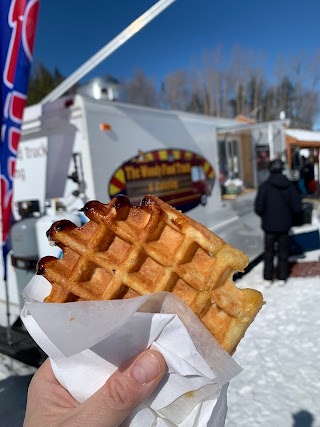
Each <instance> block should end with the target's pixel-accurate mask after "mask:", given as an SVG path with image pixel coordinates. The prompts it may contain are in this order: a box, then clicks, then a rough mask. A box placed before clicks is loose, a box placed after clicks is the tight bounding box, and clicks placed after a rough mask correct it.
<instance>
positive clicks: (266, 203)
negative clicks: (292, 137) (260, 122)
mask: <svg viewBox="0 0 320 427" xmlns="http://www.w3.org/2000/svg"><path fill="white" fill-rule="evenodd" d="M283 170H284V163H283V162H282V160H280V159H275V160H272V161H271V162H270V163H269V171H270V175H269V178H268V179H267V180H266V181H265V182H263V183H262V184H261V186H260V187H259V189H258V193H257V196H256V199H255V203H254V208H255V212H256V214H257V215H259V216H260V217H261V227H262V229H263V231H264V233H265V235H264V251H265V252H264V270H263V278H264V280H266V281H268V284H269V285H271V283H272V281H273V279H274V257H275V244H277V245H278V254H277V255H278V265H277V279H278V283H279V284H280V285H283V284H285V282H286V280H287V278H288V258H289V230H290V228H291V227H292V225H293V217H294V215H297V214H299V213H300V212H301V199H300V196H299V194H298V192H297V190H296V188H295V187H294V185H293V184H292V183H291V181H289V179H288V178H287V177H286V176H285V175H283V174H282V172H283Z"/></svg>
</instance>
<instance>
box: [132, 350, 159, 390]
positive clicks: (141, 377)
mask: <svg viewBox="0 0 320 427" xmlns="http://www.w3.org/2000/svg"><path fill="white" fill-rule="evenodd" d="M160 372H161V367H160V363H159V362H158V359H157V358H156V356H154V355H153V354H152V353H151V352H146V353H144V354H143V356H141V357H139V359H138V360H137V361H136V363H135V364H134V366H133V368H132V373H133V376H134V377H135V379H136V380H137V381H139V383H141V384H148V383H150V382H151V381H152V380H154V379H155V378H156V377H157V376H158V375H159V374H160Z"/></svg>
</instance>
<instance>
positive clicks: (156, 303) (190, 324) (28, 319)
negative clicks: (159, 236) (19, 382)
mask: <svg viewBox="0 0 320 427" xmlns="http://www.w3.org/2000/svg"><path fill="white" fill-rule="evenodd" d="M50 291H51V285H50V283H49V282H48V281H47V280H46V279H45V278H43V277H42V276H34V278H33V279H32V280H31V282H30V283H29V285H28V286H27V287H26V288H25V290H24V297H25V300H26V303H25V306H24V308H23V310H22V312H21V318H22V320H23V322H24V324H25V326H26V328H27V330H28V332H29V333H30V335H31V336H32V337H33V339H34V340H35V341H36V342H37V343H38V345H39V346H40V347H41V348H42V349H43V351H45V352H46V353H47V354H48V356H49V357H50V360H51V365H52V368H53V371H54V374H55V376H56V378H57V379H58V381H59V382H60V383H61V384H62V385H63V386H64V387H65V388H66V389H67V390H68V391H69V392H70V393H71V394H72V396H74V398H75V399H77V400H78V401H79V402H83V401H84V400H86V399H87V398H88V397H90V396H91V395H92V394H93V393H95V392H96V391H97V390H98V389H99V388H100V387H102V385H103V384H104V383H105V381H106V380H107V379H108V378H109V376H110V375H111V374H112V373H113V372H114V371H115V370H116V369H117V368H118V367H119V366H120V365H121V364H122V363H123V362H125V361H126V360H128V359H130V358H131V357H133V356H135V355H136V354H138V353H140V352H141V351H143V350H145V349H146V348H154V349H157V350H159V351H160V352H161V353H162V354H163V356H164V358H165V360H166V362H167V365H168V373H167V374H166V375H165V376H164V378H163V380H162V381H161V383H160V384H159V386H158V387H157V389H156V390H155V392H154V393H153V394H152V396H150V398H149V399H147V401H145V402H144V404H143V405H141V406H140V407H139V408H137V410H136V412H135V413H134V414H132V416H131V417H130V419H128V420H126V422H125V423H123V425H127V426H130V427H138V426H139V427H141V426H142V425H143V426H146V427H148V426H150V427H151V426H152V427H153V426H156V427H158V426H159V427H160V426H181V427H186V426H188V427H192V426H207V425H208V426H212V427H213V426H214V427H221V426H223V425H224V420H225V415H226V388H227V385H228V382H229V381H230V380H231V379H232V378H233V377H235V376H236V375H237V374H238V373H239V372H240V371H241V368H240V367H239V365H237V363H236V362H235V361H234V360H233V359H232V357H230V355H229V354H228V353H226V352H225V351H224V350H223V349H222V347H221V346H220V344H219V343H218V342H217V341H216V340H215V339H214V338H213V337H212V335H211V334H210V333H209V331H208V330H207V329H206V328H205V327H204V326H203V324H202V323H201V321H200V320H199V319H198V317H197V316H196V315H195V314H194V313H193V312H192V310H191V309H190V308H189V307H188V306H187V305H186V304H185V303H184V302H183V301H182V300H180V299H179V298H177V297H176V296H175V295H173V294H171V293H168V292H161V293H157V294H150V295H146V296H142V297H138V298H133V299H129V300H113V301H88V302H75V303H66V304H52V303H51V304H44V303H42V301H43V299H44V297H46V296H47V295H48V294H49V293H50Z"/></svg>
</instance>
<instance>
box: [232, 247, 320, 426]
mask: <svg viewBox="0 0 320 427" xmlns="http://www.w3.org/2000/svg"><path fill="white" fill-rule="evenodd" d="M309 260H310V261H319V260H320V253H319V251H312V252H309V253H307V257H306V258H305V259H304V260H303V261H309ZM261 277H262V263H260V264H259V265H257V266H256V267H255V268H254V269H253V270H252V271H251V272H249V273H248V274H247V275H246V276H244V277H243V278H242V279H241V280H239V281H237V286H239V287H241V288H245V287H252V288H256V289H258V290H260V291H261V292H262V293H263V295H264V299H265V301H266V305H265V306H264V307H263V308H262V310H261V312H260V313H259V314H258V316H257V317H256V319H255V321H254V322H253V324H252V325H251V326H250V327H249V329H248V331H247V333H246V335H245V337H244V338H243V339H242V341H241V343H240V344H239V346H238V349H237V351H236V353H235V355H234V358H235V360H236V361H237V362H238V363H239V364H240V366H242V368H243V369H244V371H243V372H242V373H241V374H240V375H238V376H237V377H236V378H235V379H234V380H232V381H231V383H230V386H229V391H228V406H229V410H228V415H227V421H226V426H227V427H242V426H246V427H253V426H254V427H270V426H274V427H291V426H293V427H319V426H320V403H319V398H320V373H319V371H320V316H319V307H320V277H311V278H309V277H306V278H289V280H288V282H287V284H286V285H285V286H283V287H279V286H277V285H274V286H272V287H270V288H268V289H266V288H264V287H263V285H262V284H261V281H262V280H261Z"/></svg>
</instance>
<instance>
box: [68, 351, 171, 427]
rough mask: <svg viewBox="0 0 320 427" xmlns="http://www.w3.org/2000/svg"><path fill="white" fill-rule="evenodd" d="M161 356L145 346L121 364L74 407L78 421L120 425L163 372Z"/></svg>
mask: <svg viewBox="0 0 320 427" xmlns="http://www.w3.org/2000/svg"><path fill="white" fill-rule="evenodd" d="M166 368H167V366H166V363H165V360H164V358H163V356H162V355H161V354H160V353H159V352H158V351H155V350H146V351H144V352H142V353H140V354H139V355H138V356H136V357H135V358H133V359H131V360H130V361H129V362H127V363H126V364H125V365H123V366H121V367H120V368H119V369H118V370H117V371H116V372H115V373H114V374H113V375H112V376H111V377H110V378H109V379H108V381H107V382H106V383H105V384H104V385H103V386H102V387H101V389H100V390H98V391H97V392H96V393H95V394H94V395H93V396H91V397H90V398H89V399H88V400H86V401H85V402H84V403H82V404H81V405H80V406H78V408H77V409H76V412H77V413H78V414H77V415H76V414H74V415H75V416H76V417H77V418H78V417H79V418H78V421H79V423H78V425H90V426H94V427H116V426H119V425H120V424H121V423H122V421H123V420H125V418H127V417H128V416H129V415H130V414H131V412H132V411H133V410H134V409H135V408H136V407H137V406H139V405H140V404H141V403H142V402H143V401H144V400H145V399H146V398H147V397H149V396H150V395H151V393H152V392H153V390H154V389H155V388H156V386H157V385H158V384H159V382H160V380H161V379H162V377H163V375H164V373H165V372H166Z"/></svg>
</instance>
